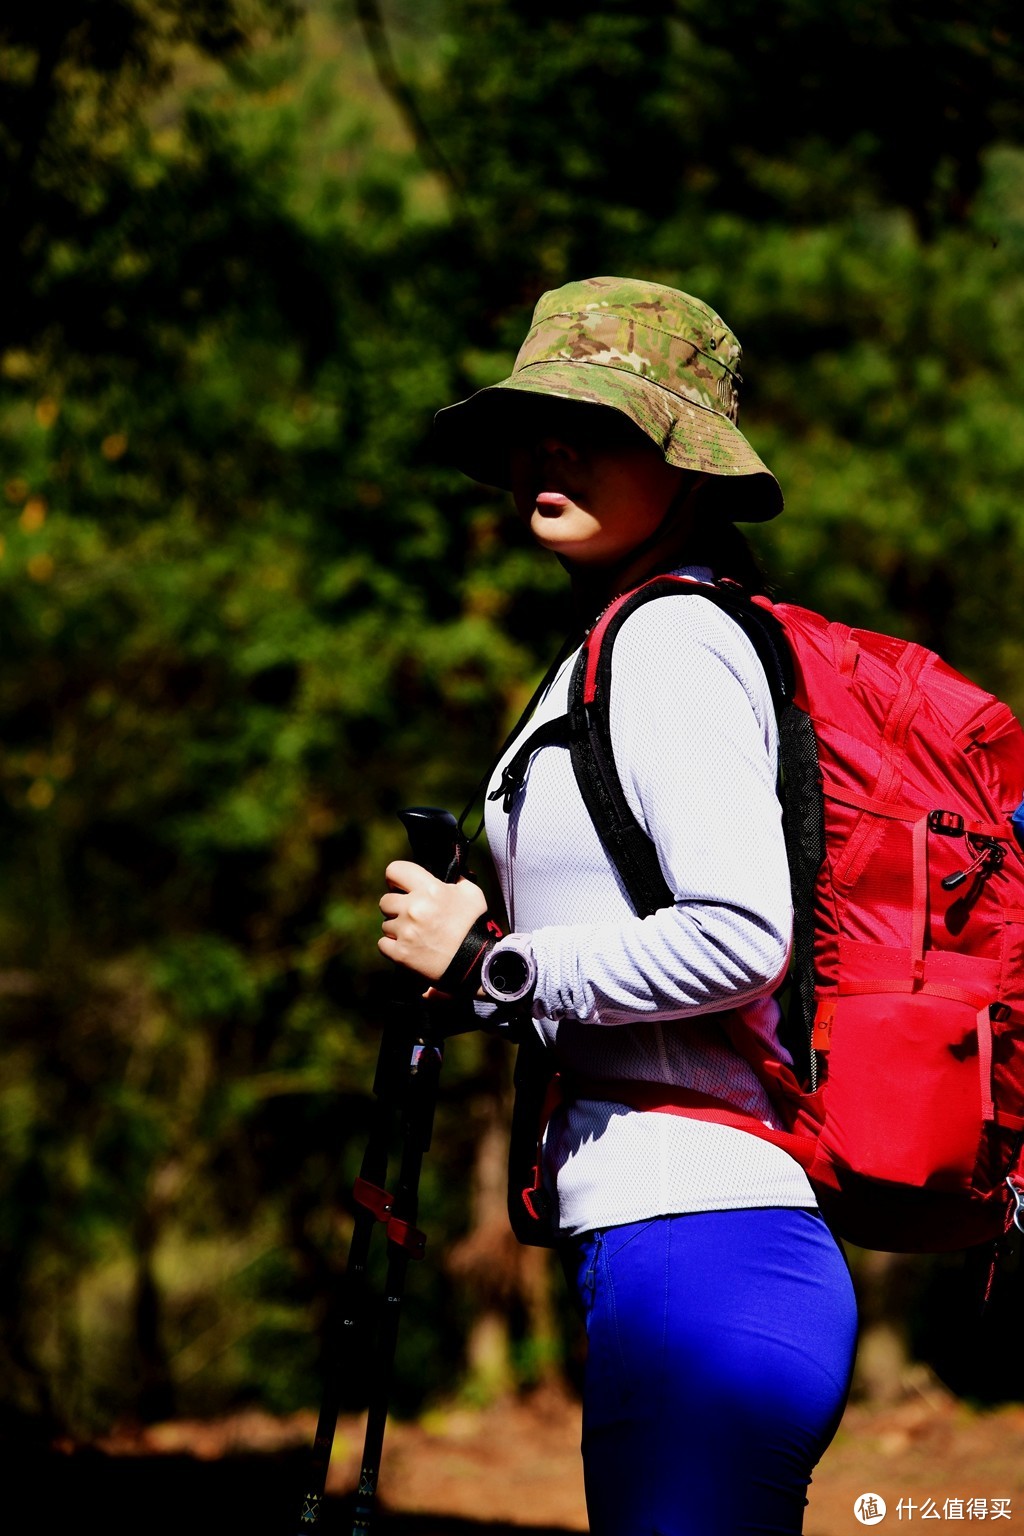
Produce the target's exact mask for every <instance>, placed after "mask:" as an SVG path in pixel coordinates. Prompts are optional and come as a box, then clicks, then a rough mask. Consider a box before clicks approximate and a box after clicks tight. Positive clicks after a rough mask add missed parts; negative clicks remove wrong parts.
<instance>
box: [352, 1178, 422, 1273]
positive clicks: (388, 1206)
mask: <svg viewBox="0 0 1024 1536" xmlns="http://www.w3.org/2000/svg"><path fill="white" fill-rule="evenodd" d="M352 1194H353V1195H354V1197H355V1199H356V1201H357V1203H358V1204H359V1205H362V1206H365V1208H366V1209H367V1210H368V1211H372V1213H373V1214H374V1216H376V1218H377V1220H378V1221H382V1222H383V1223H384V1228H385V1230H386V1232H387V1236H388V1242H389V1243H397V1244H398V1246H399V1248H407V1249H408V1250H409V1257H410V1258H413V1259H422V1257H423V1255H424V1253H425V1251H426V1247H427V1238H426V1233H424V1232H420V1231H419V1229H418V1228H416V1227H414V1226H413V1224H412V1222H411V1221H403V1220H402V1218H401V1217H400V1216H392V1214H391V1212H392V1211H393V1210H394V1206H395V1197H394V1195H392V1194H389V1193H388V1191H387V1190H386V1189H381V1188H380V1186H379V1185H377V1184H371V1183H370V1181H369V1179H364V1178H363V1177H362V1176H361V1175H360V1176H359V1177H358V1178H357V1179H356V1181H355V1183H354V1184H353V1185H352Z"/></svg>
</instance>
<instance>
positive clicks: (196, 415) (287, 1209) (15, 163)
mask: <svg viewBox="0 0 1024 1536" xmlns="http://www.w3.org/2000/svg"><path fill="white" fill-rule="evenodd" d="M61 15H62V17H63V20H60V23H59V25H58V24H56V23H55V22H54V21H53V18H52V17H50V16H49V14H46V13H43V12H40V13H39V14H38V15H36V14H35V13H33V12H32V11H31V9H29V10H26V9H24V8H22V11H21V12H20V13H19V15H18V17H16V18H15V19H14V20H13V21H11V22H10V23H8V26H7V31H6V33H5V37H4V40H3V43H2V44H0V169H3V171H4V173H5V174H4V175H3V176H2V177H0V181H2V182H3V184H4V186H5V187H6V189H7V190H6V193H5V197H6V202H5V205H4V220H5V230H6V231H8V232H9V234H8V235H7V236H6V237H5V241H4V244H3V252H2V258H0V259H2V261H3V263H4V268H3V274H2V275H3V280H4V291H5V294H6V295H7V296H8V303H7V305H6V309H5V321H4V324H5V332H4V335H3V338H2V341H0V383H2V394H0V491H2V498H3V499H2V503H0V506H2V521H3V528H2V536H3V546H2V551H3V552H2V558H0V599H2V600H0V644H2V649H3V654H4V657H5V665H4V668H3V671H2V674H0V717H2V722H3V729H2V732H0V741H2V746H0V787H2V797H0V828H2V833H3V838H4V846H5V850H6V854H7V857H6V859H5V861H4V866H3V873H2V875H0V937H2V941H3V958H2V960H0V995H2V997H3V999H4V1009H3V1014H4V1022H5V1028H4V1035H3V1042H2V1044H0V1054H2V1056H3V1068H4V1070H3V1084H4V1086H3V1088H2V1090H0V1149H2V1154H3V1157H2V1166H0V1274H2V1275H3V1276H4V1278H3V1280H2V1282H0V1286H2V1290H3V1301H4V1303H5V1304H4V1306H3V1307H2V1308H0V1312H2V1314H3V1315H4V1317H5V1318H6V1319H7V1323H6V1324H5V1327H4V1330H3V1333H2V1337H0V1355H2V1357H3V1360H4V1364H5V1367H6V1369H5V1371H4V1379H5V1386H4V1389H3V1392H4V1394H5V1401H6V1402H7V1403H8V1405H9V1410H10V1411H14V1412H17V1413H21V1414H25V1413H35V1414H38V1415H40V1416H41V1417H43V1418H46V1417H47V1416H49V1418H51V1419H52V1418H54V1417H56V1416H58V1415H59V1414H60V1413H61V1412H63V1413H64V1414H65V1416H67V1415H70V1417H71V1418H72V1419H73V1421H74V1422H75V1423H76V1424H78V1425H82V1424H88V1423H97V1422H102V1421H104V1420H105V1419H107V1418H109V1417H112V1416H115V1415H118V1414H123V1413H124V1412H125V1411H127V1410H129V1409H131V1408H133V1407H134V1409H136V1410H137V1411H140V1412H154V1411H157V1408H158V1407H160V1408H161V1409H167V1408H168V1407H169V1406H170V1405H171V1404H172V1399H173V1395H174V1394H175V1393H176V1394H177V1401H178V1404H179V1406H183V1407H186V1408H188V1409H189V1410H190V1411H201V1410H202V1409H203V1408H204V1407H205V1409H206V1410H207V1411H209V1410H212V1409H214V1408H217V1407H221V1406H224V1405H226V1404H228V1403H230V1402H232V1401H238V1400H242V1399H245V1398H250V1397H253V1396H261V1400H262V1401H264V1402H266V1403H268V1404H270V1405H272V1406H273V1407H275V1408H279V1409H287V1408H290V1407H294V1406H296V1405H298V1404H300V1403H302V1402H308V1401H311V1400H312V1399H313V1398H314V1397H315V1395H316V1377H317V1371H318V1369H319V1363H318V1359H317V1346H316V1343H315V1339H314V1335H315V1333H316V1330H317V1328H318V1326H319V1324H320V1323H321V1322H322V1318H323V1311H324V1299H325V1296H326V1294H327V1291H328V1289H329V1286H330V1282H331V1280H332V1278H333V1277H334V1276H336V1274H337V1272H338V1270H339V1268H340V1266H341V1264H342V1263H343V1257H344V1247H345V1239H346V1236H347V1231H348V1221H349V1216H350V1204H349V1200H350V1197H349V1195H348V1192H347V1191H348V1189H349V1187H350V1184H351V1179H352V1176H353V1174H354V1172H355V1170H356V1166H357V1164H358V1153H359V1149H360V1146H361V1143H362V1140H363V1139H364V1138H365V1134H366V1129H367V1124H368V1119H367V1115H368V1106H367V1090H368V1086H369V1083H370V1081H371V1079H372V1072H373V1061H374V1057H375V1054H376V1043H377V1041H376V1035H375V1034H374V1033H373V1032H372V1030H370V1029H368V1028H367V1025H368V1024H379V1023H380V1016H381V1010H380V1005H379V1003H378V1002H377V1001H376V1000H375V994H373V992H372V989H371V986H370V978H371V977H372V976H373V974H374V973H375V971H376V969H377V965H378V961H377V955H376V949H375V932H376V923H377V914H376V911H375V904H376V899H377V895H378V892H379V887H380V882H381V870H382V868H383V865H384V864H385V863H386V862H387V860H388V859H389V858H391V857H394V856H395V855H396V854H397V853H399V852H400V851H401V848H402V840H401V836H400V832H399V828H398V824H397V822H396V820H395V818H394V812H395V810H396V809H397V808H398V807H400V806H401V805H403V804H408V803H436V804H447V805H451V806H452V807H454V808H459V807H461V805H462V804H463V803H464V801H465V800H466V799H467V798H468V796H469V794H470V793H471V792H472V790H473V787H474V785H475V783H476V781H477V779H478V778H479V776H480V773H481V772H482V771H483V768H484V767H485V766H486V764H487V761H488V759H489V756H490V754H491V752H492V751H493V749H494V746H495V744H496V742H497V740H498V739H500V736H501V733H502V730H503V728H504V727H505V725H507V724H508V723H509V720H510V718H511V717H513V716H514V713H515V711H516V710H517V708H518V707H521V705H522V703H523V702H524V701H525V697H526V695H527V691H528V688H529V685H530V682H531V679H532V678H533V677H535V676H536V675H537V673H538V671H539V669H540V667H541V665H542V664H543V661H544V659H545V658H546V656H547V655H548V654H549V653H550V651H551V650H552V649H553V647H554V644H555V643H556V642H557V639H558V638H559V636H560V631H561V626H562V623H563V621H564V599H563V595H562V594H563V587H562V579H563V578H562V576H561V573H560V572H559V571H558V570H557V569H556V568H555V567H554V566H552V567H548V566H546V565H545V564H543V562H541V561H539V560H537V559H536V558H535V557H534V555H533V552H532V551H531V550H530V549H529V548H528V546H527V541H526V538H525V535H524V534H523V533H522V531H521V530H519V529H518V527H516V526H515V525H514V524H513V523H512V522H511V521H510V519H509V517H508V515H507V511H506V508H505V502H504V498H502V497H501V496H500V495H498V493H496V492H491V491H488V490H486V489H485V488H482V487H477V486H472V485H469V484H467V483H464V482H460V480H459V479H458V477H457V476H455V475H454V474H453V473H452V472H449V471H448V470H446V469H443V468H442V467H440V466H438V465H437V464H436V463H435V462H434V460H433V458H432V456H431V452H430V444H429V425H430V420H431V416H432V413H433V411H434V410H435V409H437V407H438V406H440V405H441V404H444V403H447V402H448V401H451V400H453V399H456V398H459V397H460V396H462V395H463V394H466V393H469V392H470V391H471V390H473V389H475V388H478V387H480V386H481V385H482V384H485V383H487V382H489V381H492V380H494V379H496V378H498V377H500V376H502V374H503V373H504V372H505V371H506V370H507V368H508V366H509V364H510V363H511V361H512V358H513V356H514V352H515V348H516V346H517V345H518V342H519V340H520V339H521V337H522V335H523V333H524V330H525V325H526V322H527V320H528V316H529V313H530V310H531V307H532V305H533V303H534V301H535V299H536V297H537V295H538V293H539V292H540V291H541V289H543V288H544V287H548V286H553V285H556V284H558V283H560V282H562V281H565V280H566V279H568V278H570V277H579V276H584V275H592V274H595V273H598V272H601V271H605V272H621V273H629V274H632V273H640V274H646V275H649V276H650V277H652V278H655V279H657V280H661V281H666V282H669V283H675V284H678V285H680V286H682V287H684V288H686V289H688V290H690V291H693V292H696V293H699V294H701V295H702V296H703V297H706V298H707V299H708V300H709V301H710V302H712V303H713V304H715V305H716V306H718V307H720V308H721V309H722V311H723V312H724V314H725V316H726V318H727V320H728V321H729V323H730V324H731V325H733V326H734V327H735V328H736V330H737V331H738V333H739V335H740V337H741V339H742V340H743V343H744V346H745V349H746V354H747V362H746V372H747V374H748V383H747V385H746V387H745V395H744V399H745V414H744V426H745V428H746V429H747V430H748V431H749V433H750V435H751V437H752V439H753V440H754V442H755V444H756V445H757V447H758V449H759V450H760V451H761V452H762V453H763V454H764V456H765V457H766V458H767V460H768V462H769V463H771V464H772V465H773V467H775V468H776V469H777V472H778V474H779V478H780V479H781V481H782V483H783V487H784V489H785V491H786V494H787V498H788V503H789V511H788V513H787V515H786V517H784V518H783V519H781V520H780V521H779V523H778V524H777V525H773V526H772V527H770V528H768V529H765V530H763V531H760V532H759V534H758V540H759V543H760V545H761V547H762V549H763V551H764V553H765V555H766V558H767V559H768V561H769V563H770V565H771V566H772V567H773V568H774V570H775V573H776V578H777V583H778V585H779V587H780V589H782V590H783V591H784V592H785V594H786V595H787V596H790V597H793V598H795V599H797V600H800V601H806V602H810V603H812V604H817V605H820V606H821V607H823V608H826V609H828V610H829V611H830V612H834V613H836V614H837V615H841V616H843V617H846V618H848V619H850V620H852V621H854V622H862V623H869V624H874V625H878V626H881V627H885V628H895V629H899V630H901V631H903V632H907V633H913V634H915V635H916V636H918V637H919V638H921V639H923V640H925V641H926V642H928V643H931V644H935V645H938V646H939V648H940V649H942V650H943V652H944V654H946V655H947V656H948V657H949V659H950V660H951V661H953V662H954V663H955V664H959V665H961V666H963V667H965V668H967V669H968V670H970V671H971V672H972V673H973V674H974V675H976V676H977V677H978V678H979V680H981V681H984V682H986V683H988V684H989V685H990V686H993V687H995V688H997V689H999V690H1000V691H1001V692H1003V693H1004V694H1006V695H1007V696H1008V697H1010V698H1011V699H1012V700H1014V701H1015V702H1016V703H1017V705H1018V707H1024V685H1022V684H1021V683H1020V681H1019V678H1020V676H1021V671H1022V668H1021V662H1022V660H1024V656H1022V641H1021V639H1020V627H1019V625H1018V624H1017V623H1016V615H1017V613H1018V612H1019V611H1020V606H1021V598H1022V596H1024V591H1022V580H1024V578H1022V577H1021V576H1020V575H1019V574H1018V573H1019V571H1020V570H1021V569H1022V568H1024V562H1022V561H1021V560H1019V559H1017V558H1015V556H1016V555H1017V554H1019V553H1020V546H1021V542H1022V538H1024V534H1022V528H1021V517H1020V513H1019V510H1018V492H1017V488H1018V487H1019V485H1020V483H1021V468H1022V463H1021V460H1022V457H1024V449H1022V447H1021V443H1022V441H1024V438H1022V435H1021V433H1020V430H1019V413H1020V410H1021V405H1022V396H1024V388H1022V385H1024V380H1022V376H1021V369H1022V366H1024V365H1022V362H1021V358H1022V356H1024V287H1022V279H1021V277H1020V272H1021V266H1022V264H1021V255H1022V246H1024V149H1022V120H1021V110H1022V109H1021V105H1020V103H1021V101H1022V99H1024V97H1022V95H1021V90H1020V87H1021V83H1022V81H1021V75H1022V69H1021V58H1020V51H1019V48H1018V46H1017V44H1016V42H1014V41H1011V39H1012V38H1013V37H1014V36H1015V32H1016V28H1015V27H1013V26H1012V21H1013V17H1012V16H1011V13H1010V11H1009V7H1008V5H1006V4H1004V3H1002V0H999V3H996V0H988V3H986V4H984V5H983V6H982V7H981V8H980V9H979V8H978V6H976V5H975V6H972V7H970V8H969V9H968V8H967V7H965V6H964V5H962V4H960V3H959V0H946V3H944V4H943V5H942V6H940V8H939V9H938V10H936V9H935V7H934V6H931V7H928V8H922V7H920V6H911V7H907V6H896V5H894V4H892V3H891V0H870V3H869V4H867V5H864V4H861V3H860V0H858V3H857V4H856V5H854V4H844V5H840V6H838V7H837V6H835V5H833V6H831V7H826V6H824V5H820V4H812V3H809V0H801V3H799V4H797V3H789V0H779V3H778V4H777V5H776V6H775V7H773V8H772V14H771V16H770V17H769V18H768V19H767V20H766V17H765V12H764V8H763V7H757V8H755V7H753V6H751V5H750V4H749V3H748V0H730V3H729V4H726V5H725V6H723V5H721V4H719V5H717V6H710V5H707V4H705V3H704V0H687V3H680V4H679V5H677V6H675V7H668V6H666V5H664V4H662V3H657V4H655V3H653V0H631V3H629V4H626V3H624V0H621V3H620V0H602V3H600V4H597V5H593V4H590V5H583V4H582V3H577V0H572V3H570V0H561V3H559V4H555V5H551V4H547V5H543V6H542V5H539V4H537V3H536V0H487V3H484V0H433V3H431V4H430V5H423V6H413V5H405V4H403V5H399V4H397V3H396V4H394V5H392V6H391V7H389V8H387V10H386V11H384V12H383V13H382V12H381V11H380V10H379V9H378V7H377V6H376V5H373V4H370V3H369V0H352V3H351V4H347V3H342V0H338V3H337V4H336V5H334V6H333V7H329V6H328V5H326V4H323V5H310V6H309V8H308V9H307V10H306V11H305V12H302V13H297V12H296V11H295V10H294V9H293V7H292V6H291V5H289V4H287V3H284V0H251V3H244V4H243V3H242V0H237V3H236V0H210V3H203V4H191V5H187V6H186V5H184V4H182V3H180V0H163V3H160V4H157V3H156V0H153V3H149V0H146V3H140V4H134V5H131V6H128V5H127V4H122V3H120V0H102V3H101V0H97V3H95V4H93V5H91V6H89V7H87V8H86V9H85V11H84V12H81V13H79V12H75V13H72V11H70V10H68V11H65V12H62V13H61ZM768 21H770V23H771V24H770V25H769V24H768ZM488 1060H489V1058H487V1057H486V1056H485V1054H484V1053H480V1052H477V1051H474V1050H473V1049H472V1047H471V1046H470V1043H469V1042H468V1041H458V1042H455V1043H454V1044H453V1046H452V1048H451V1050H450V1052H449V1063H448V1066H447V1067H446V1090H445V1091H446V1095H447V1098H446V1103H445V1106H443V1108H442V1113H441V1116H440V1120H439V1130H438V1135H437V1137H436V1138H435V1146H434V1149H433V1151H432V1153H431V1161H430V1166H429V1170H428V1173H427V1176H426V1180H425V1189H424V1210H425V1215H424V1221H425V1223H426V1224H427V1225H428V1226H429V1225H430V1224H431V1223H433V1224H434V1228H435V1229H436V1236H435V1240H434V1243H433V1245H432V1252H433V1253H434V1254H436V1253H437V1252H438V1250H439V1249H440V1248H442V1247H443V1246H444V1243H445V1241H447V1240H449V1239H450V1238H451V1237H452V1236H453V1235H455V1234H458V1233H459V1232H460V1231H461V1230H462V1229H463V1228H464V1226H465V1224H466V1222H467V1220H468V1214H467V1212H468V1207H467V1200H466V1183H467V1179H466V1169H467V1168H468V1166H469V1164H470V1163H471V1160H472V1155H473V1151H472V1148H473V1142H472V1137H470V1136H469V1135H468V1134H467V1132H466V1129H465V1128H466V1127H467V1126H469V1125H472V1124H474V1121H473V1115H474V1114H475V1113H476V1111H475V1110H474V1108H473V1106H474V1105H476V1104H478V1103H482V1102H483V1101H484V1098H485V1097H486V1095H487V1094H488V1093H490V1091H491V1090H492V1089H493V1086H494V1085H493V1082H492V1081H491V1077H490V1076H489V1073H491V1075H493V1073H492V1067H490V1066H488V1064H487V1063H488ZM488 1102H489V1100H488ZM428 1269H429V1265H428V1266H423V1267H421V1269H420V1271H419V1272H418V1287H419V1289H418V1292H417V1294H418V1297H419V1299H418V1300H417V1301H416V1303H415V1304H414V1305H413V1308H412V1312H411V1314H410V1316H411V1319H412V1321H411V1324H410V1327H409V1330H408V1332H407V1334H406V1335H404V1341H403V1349H404V1350H406V1351H407V1353H406V1355H405V1359H406V1368H405V1369H406V1374H405V1376H404V1377H403V1381H404V1383H405V1385H404V1386H403V1393H404V1397H403V1406H405V1407H412V1406H414V1405H415V1403H416V1402H417V1401H418V1400H419V1399H420V1398H421V1397H422V1395H423V1394H425V1393H427V1392H429V1391H430V1390H432V1389H435V1388H436V1387H437V1386H438V1384H439V1377H438V1370H439V1368H438V1363H437V1362H438V1361H439V1360H440V1359H441V1358H442V1357H444V1358H445V1359H446V1360H447V1361H448V1362H449V1367H448V1369H449V1371H450V1374H449V1376H448V1377H447V1378H446V1381H450V1380H451V1373H453V1372H454V1370H455V1368H456V1366H455V1362H457V1359H458V1342H457V1341H458V1333H459V1328H460V1326H461V1319H460V1315H459V1311H458V1307H457V1305H456V1303H455V1301H454V1300H453V1298H452V1296H451V1295H450V1294H449V1293H450V1290H451V1288H450V1287H449V1286H448V1285H446V1283H445V1280H444V1277H443V1272H442V1270H441V1268H440V1266H437V1267H435V1268H434V1269H433V1270H430V1272H429V1274H427V1273H426V1271H427V1270H428ZM154 1288H155V1293H156V1295H157V1296H158V1297H159V1298H160V1299H161V1301H162V1312H161V1314H160V1315H159V1316H158V1317H157V1319H156V1322H155V1323H154V1322H153V1320H152V1318H151V1317H150V1314H149V1312H148V1311H147V1307H148V1305H149V1303H148V1302H147V1301H146V1297H147V1296H150V1295H152V1294H153V1291H154ZM311 1341H313V1342H311ZM523 1354H524V1359H525V1358H526V1357H528V1356H529V1341H526V1343H524V1345H523ZM89 1362H91V1363H89ZM529 1368H530V1367H528V1366H524V1370H528V1369H529ZM58 1405H59V1406H58Z"/></svg>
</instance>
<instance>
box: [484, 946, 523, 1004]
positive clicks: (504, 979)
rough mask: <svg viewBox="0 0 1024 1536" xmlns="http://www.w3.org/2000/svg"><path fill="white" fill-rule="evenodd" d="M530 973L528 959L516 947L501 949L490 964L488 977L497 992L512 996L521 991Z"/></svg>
mask: <svg viewBox="0 0 1024 1536" xmlns="http://www.w3.org/2000/svg"><path fill="white" fill-rule="evenodd" d="M529 975H530V968H529V966H528V965H527V963H526V960H525V959H524V958H523V956H522V955H521V954H520V953H519V951H518V950H515V949H501V950H499V951H498V953H497V954H496V955H495V956H494V957H493V959H492V960H491V963H490V965H489V966H488V976H487V979H488V981H489V982H490V984H491V986H492V987H493V988H494V990H495V992H500V993H502V995H503V996H505V997H512V996H514V995H515V994H516V993H518V992H521V991H522V989H523V987H525V985H526V983H527V981H528V979H529Z"/></svg>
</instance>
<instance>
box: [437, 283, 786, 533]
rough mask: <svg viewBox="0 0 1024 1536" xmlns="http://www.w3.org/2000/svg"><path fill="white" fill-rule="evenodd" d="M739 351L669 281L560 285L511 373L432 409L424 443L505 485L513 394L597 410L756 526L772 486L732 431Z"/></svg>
mask: <svg viewBox="0 0 1024 1536" xmlns="http://www.w3.org/2000/svg"><path fill="white" fill-rule="evenodd" d="M740 355H741V354H740V345H739V342H738V341H737V340H736V337H735V336H734V335H733V333H732V331H730V329H729V327H728V326H727V325H726V324H725V323H724V321H722V320H721V319H719V317H718V315H716V314H715V312H714V310H713V309H710V308H709V307H708V306H707V305H706V304H704V303H702V302H701V300H700V299H694V298H691V297H690V296H689V294H686V293H680V292H679V291H678V290H677V289H675V288H666V287H663V286H662V284H660V283H647V282H642V281H639V280H637V279H633V278H623V277H591V278H587V279H585V280H584V281H583V282H578V283H567V284H566V285H565V286H564V287H563V288H555V289H552V291H551V292H550V293H545V294H544V295H543V296H542V298H541V300H540V302H539V303H538V305H537V308H536V309H535V310H534V313H533V323H532V325H531V327H530V332H529V335H528V336H527V338H526V340H525V341H524V342H523V345H522V347H521V348H520V351H519V356H518V357H517V358H516V361H515V365H514V367H513V369H512V373H511V375H510V376H509V377H508V378H507V379H502V380H501V382H500V383H498V384H492V385H490V386H489V387H488V388H487V389H481V390H478V391H477V393H476V394H475V395H471V396H470V397H469V398H468V399H467V400H461V401H459V402H458V403H457V404H456V405H450V406H448V407H446V408H445V409H444V410H442V411H439V412H438V413H437V415H436V416H435V418H434V441H435V444H436V446H437V449H438V451H439V453H440V454H441V456H442V457H443V458H445V459H447V461H448V462H449V463H451V464H454V465H455V466H456V467H457V468H459V469H461V470H462V471H463V472H464V473H465V474H467V475H469V476H471V478H472V479H474V480H481V481H483V482H484V484H486V485H497V486H501V487H502V488H503V489H504V490H508V489H509V449H510V446H511V443H512V441H513V440H514V435H515V432H516V429H517V426H521V424H522V421H523V414H524V400H528V399H529V398H530V397H534V398H535V397H536V396H538V395H541V396H545V395H546V396H549V397H552V398H554V399H558V400H574V401H582V402H585V403H588V404H591V405H596V406H603V407H605V408H607V409H610V410H614V411H617V412H619V413H620V414H621V415H623V416H625V417H627V418H628V419H629V420H630V421H631V422H632V423H633V424H634V426H637V427H639V429H640V431H641V432H643V433H645V434H646V435H647V437H649V438H650V439H651V441H652V442H653V443H655V444H656V445H657V447H658V448H659V449H660V450H661V452H662V453H663V454H664V456H665V460H666V462H667V463H669V464H674V465H675V466H676V467H677V468H679V469H692V470H698V471H700V472H702V473H704V474H709V475H721V476H728V477H730V481H729V491H730V494H729V495H728V496H723V497H722V500H721V505H722V510H723V513H724V515H726V516H728V517H730V518H732V519H735V520H736V521H739V522H750V523H754V522H764V521H766V520H767V519H768V518H771V517H775V516H776V515H777V514H778V513H779V512H781V511H782V492H781V490H780V489H779V484H778V481H777V480H776V479H775V476H774V475H773V474H772V473H771V471H770V470H768V469H767V468H766V466H765V465H764V464H763V463H762V462H761V460H760V459H759V458H758V456H757V454H756V453H755V452H754V450H753V448H751V446H750V444H749V443H748V442H747V440H746V438H745V437H744V436H743V434H742V433H741V432H740V430H739V428H738V427H737V426H736V416H737V409H738V400H737V386H738V385H739V383H740V375H739V371H738V370H739V362H740ZM722 489H723V490H724V489H725V485H724V484H723V486H722Z"/></svg>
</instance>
